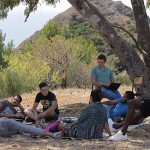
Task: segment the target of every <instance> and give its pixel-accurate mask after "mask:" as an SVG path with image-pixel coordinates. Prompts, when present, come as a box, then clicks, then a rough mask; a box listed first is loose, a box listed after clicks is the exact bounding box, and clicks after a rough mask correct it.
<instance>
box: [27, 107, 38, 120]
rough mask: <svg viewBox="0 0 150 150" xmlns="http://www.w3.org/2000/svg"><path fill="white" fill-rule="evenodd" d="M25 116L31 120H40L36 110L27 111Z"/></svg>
mask: <svg viewBox="0 0 150 150" xmlns="http://www.w3.org/2000/svg"><path fill="white" fill-rule="evenodd" d="M24 114H25V115H26V116H28V117H30V118H31V119H33V120H35V121H37V120H38V113H37V111H36V110H32V109H25V110H24Z"/></svg>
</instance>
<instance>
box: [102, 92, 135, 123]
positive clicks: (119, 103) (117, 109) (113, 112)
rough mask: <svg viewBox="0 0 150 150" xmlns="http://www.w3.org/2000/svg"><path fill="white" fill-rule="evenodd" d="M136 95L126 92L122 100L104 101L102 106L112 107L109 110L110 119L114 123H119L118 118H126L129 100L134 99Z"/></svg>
mask: <svg viewBox="0 0 150 150" xmlns="http://www.w3.org/2000/svg"><path fill="white" fill-rule="evenodd" d="M134 97H135V95H134V93H133V92H132V91H126V92H125V94H124V96H123V97H122V98H119V99H117V100H113V101H112V100H106V99H104V100H102V102H101V103H102V104H105V105H106V108H107V105H109V106H111V107H110V108H109V109H108V110H107V114H108V115H107V116H108V118H111V119H112V120H113V121H117V120H118V118H125V116H126V114H127V112H128V102H129V100H132V99H134Z"/></svg>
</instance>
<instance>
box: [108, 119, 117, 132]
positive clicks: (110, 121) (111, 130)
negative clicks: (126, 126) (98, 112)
mask: <svg viewBox="0 0 150 150" xmlns="http://www.w3.org/2000/svg"><path fill="white" fill-rule="evenodd" d="M113 124H114V122H113V121H112V119H111V118H108V125H109V129H110V132H114V131H115V130H116V129H114V128H113Z"/></svg>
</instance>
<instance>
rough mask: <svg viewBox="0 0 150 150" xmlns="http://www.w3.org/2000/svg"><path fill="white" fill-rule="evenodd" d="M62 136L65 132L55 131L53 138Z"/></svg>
mask: <svg viewBox="0 0 150 150" xmlns="http://www.w3.org/2000/svg"><path fill="white" fill-rule="evenodd" d="M62 136H63V132H62V131H59V132H55V133H53V138H54V139H58V138H60V137H62Z"/></svg>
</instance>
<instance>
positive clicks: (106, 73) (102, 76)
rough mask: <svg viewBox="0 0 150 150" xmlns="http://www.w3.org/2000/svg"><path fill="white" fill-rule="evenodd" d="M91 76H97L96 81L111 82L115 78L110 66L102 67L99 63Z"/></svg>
mask: <svg viewBox="0 0 150 150" xmlns="http://www.w3.org/2000/svg"><path fill="white" fill-rule="evenodd" d="M91 76H92V77H95V78H96V82H104V83H110V82H112V80H113V79H114V77H113V73H112V70H111V69H110V68H108V67H105V68H102V69H101V68H99V66H98V65H97V66H96V67H94V68H93V69H92V71H91Z"/></svg>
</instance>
